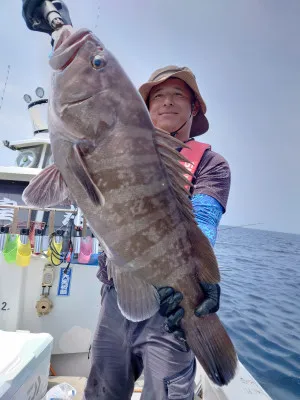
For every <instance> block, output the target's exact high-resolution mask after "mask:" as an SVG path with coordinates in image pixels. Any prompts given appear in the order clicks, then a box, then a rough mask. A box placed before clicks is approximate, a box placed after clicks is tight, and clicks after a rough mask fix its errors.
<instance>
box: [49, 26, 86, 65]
mask: <svg viewBox="0 0 300 400" xmlns="http://www.w3.org/2000/svg"><path fill="white" fill-rule="evenodd" d="M61 29H62V32H61V34H60V36H59V38H58V40H57V43H56V45H55V47H54V58H57V57H60V58H66V57H65V56H64V54H66V55H70V56H69V58H68V59H67V60H66V61H65V63H64V64H62V65H61V66H59V67H58V68H57V69H58V70H60V71H63V70H64V69H66V68H67V67H68V66H69V65H70V64H71V63H72V62H73V61H74V59H75V57H76V55H77V53H78V51H79V50H80V48H81V47H82V44H83V43H84V42H85V39H86V38H87V37H88V36H90V35H91V31H89V30H87V29H81V30H80V31H79V32H75V33H73V32H72V31H71V30H68V29H65V30H63V28H61ZM55 56H56V57H55Z"/></svg>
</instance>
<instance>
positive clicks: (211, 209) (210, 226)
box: [192, 194, 224, 246]
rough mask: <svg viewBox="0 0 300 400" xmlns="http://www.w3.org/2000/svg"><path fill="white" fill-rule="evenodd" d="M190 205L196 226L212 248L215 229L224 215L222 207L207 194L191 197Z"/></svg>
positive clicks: (214, 241) (215, 237)
mask: <svg viewBox="0 0 300 400" xmlns="http://www.w3.org/2000/svg"><path fill="white" fill-rule="evenodd" d="M192 205H193V211H194V215H195V218H196V221H197V224H198V226H199V228H200V229H201V231H202V232H203V233H204V235H205V236H206V237H207V238H208V240H209V241H210V243H211V245H212V246H214V245H215V243H216V239H217V229H218V225H219V223H220V220H221V218H222V215H223V213H224V208H223V207H222V205H221V204H220V203H219V202H218V201H217V200H216V199H215V198H213V197H211V196H208V195H207V194H196V195H194V196H193V197H192Z"/></svg>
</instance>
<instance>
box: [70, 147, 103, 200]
mask: <svg viewBox="0 0 300 400" xmlns="http://www.w3.org/2000/svg"><path fill="white" fill-rule="evenodd" d="M90 147H91V148H92V149H93V146H92V145H91V146H90ZM88 151H89V143H88V142H86V141H82V142H79V143H76V144H74V145H73V151H72V152H71V154H70V155H69V156H68V158H67V164H68V166H69V168H70V169H71V171H72V172H73V173H74V174H75V176H76V177H77V178H78V180H79V182H80V183H81V185H82V186H83V187H84V189H85V190H86V192H87V195H88V196H89V198H90V199H91V201H92V202H93V203H94V204H95V205H101V206H103V205H104V203H105V201H104V196H103V195H102V193H101V192H100V190H99V189H98V188H97V186H96V185H95V183H94V182H93V180H92V178H91V176H90V173H89V171H88V170H87V167H86V165H85V162H84V155H85V153H87V152H88Z"/></svg>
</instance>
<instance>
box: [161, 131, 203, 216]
mask: <svg viewBox="0 0 300 400" xmlns="http://www.w3.org/2000/svg"><path fill="white" fill-rule="evenodd" d="M154 140H155V144H156V148H157V150H158V152H159V154H160V157H161V160H162V162H163V164H164V166H165V168H166V171H167V173H168V178H169V180H170V183H171V186H172V188H173V190H174V192H175V194H176V200H177V203H178V207H179V209H180V211H181V212H182V214H183V215H184V216H185V217H186V219H187V220H188V221H189V222H193V223H196V220H195V217H194V214H193V211H192V205H191V201H190V198H189V194H190V189H191V188H192V187H193V185H192V183H191V182H190V181H189V180H188V179H186V177H185V175H192V174H191V173H190V172H189V171H188V170H187V169H186V168H185V167H184V165H182V164H181V163H180V161H184V162H188V163H189V160H188V159H187V158H185V157H183V156H182V155H181V154H180V152H179V151H177V150H174V149H177V148H181V147H185V148H188V146H186V145H185V144H184V143H183V142H181V141H180V140H178V139H175V138H173V137H172V136H171V135H169V134H168V133H167V132H164V131H162V130H159V129H156V131H155V139H154Z"/></svg>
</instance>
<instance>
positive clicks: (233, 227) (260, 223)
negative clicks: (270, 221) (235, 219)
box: [219, 222, 264, 231]
mask: <svg viewBox="0 0 300 400" xmlns="http://www.w3.org/2000/svg"><path fill="white" fill-rule="evenodd" d="M263 224H264V223H263V222H257V223H255V224H246V225H237V226H228V227H227V228H220V229H219V231H226V230H228V229H235V228H245V227H246V226H254V225H263Z"/></svg>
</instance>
